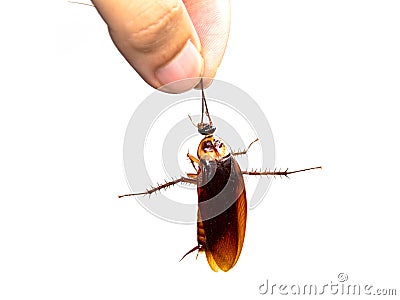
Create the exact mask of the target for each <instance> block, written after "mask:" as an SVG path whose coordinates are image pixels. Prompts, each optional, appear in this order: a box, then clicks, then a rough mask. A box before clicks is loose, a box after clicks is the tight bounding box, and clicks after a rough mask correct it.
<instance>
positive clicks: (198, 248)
mask: <svg viewBox="0 0 400 300" xmlns="http://www.w3.org/2000/svg"><path fill="white" fill-rule="evenodd" d="M202 247H203V246H202V245H197V246H196V247H193V248H192V249H190V250H189V251H188V252H187V253H186V254H185V255H184V256H182V258H181V259H180V260H179V261H182V259H184V258H185V257H186V256H187V255H188V254H190V253H192V252H194V251H196V250H199V251H201V248H202ZM197 255H199V252H197ZM196 259H197V256H196Z"/></svg>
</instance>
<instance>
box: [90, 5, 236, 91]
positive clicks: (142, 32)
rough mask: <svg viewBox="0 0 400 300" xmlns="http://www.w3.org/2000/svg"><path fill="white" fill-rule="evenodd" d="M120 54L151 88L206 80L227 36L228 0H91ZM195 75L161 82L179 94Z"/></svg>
mask: <svg viewBox="0 0 400 300" xmlns="http://www.w3.org/2000/svg"><path fill="white" fill-rule="evenodd" d="M93 4H94V6H95V7H96V9H97V11H98V12H99V13H100V15H101V17H102V18H103V20H104V21H105V22H106V24H107V26H108V30H109V33H110V36H111V38H112V40H113V42H114V44H115V45H116V47H117V48H118V50H119V51H120V52H121V54H122V55H123V56H124V57H125V59H126V60H127V61H128V62H129V63H130V64H131V66H132V67H133V68H134V69H135V70H136V71H137V72H138V74H139V75H140V76H141V77H142V78H143V79H144V80H145V81H146V82H147V83H148V84H149V85H151V86H152V87H154V88H160V87H162V86H164V85H166V84H169V83H171V82H174V81H177V80H181V79H186V78H193V77H200V76H201V77H207V78H209V79H208V80H206V81H205V86H207V85H209V84H210V83H211V79H212V78H213V77H214V76H215V73H216V72H217V69H218V67H219V65H220V63H221V60H222V57H223V55H224V52H225V48H226V44H227V41H228V36H229V27H230V3H229V0H93ZM198 84H199V78H195V79H191V80H186V81H184V82H180V83H176V84H173V85H169V86H168V87H164V88H163V90H164V91H166V92H170V93H180V92H184V91H187V90H189V89H192V88H193V87H196V86H197V85H198Z"/></svg>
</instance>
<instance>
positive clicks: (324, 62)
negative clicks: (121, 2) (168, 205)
mask: <svg viewBox="0 0 400 300" xmlns="http://www.w3.org/2000/svg"><path fill="white" fill-rule="evenodd" d="M53 2H54V1H53ZM4 5H5V6H4ZM53 6H56V7H53ZM0 11H1V13H0V14H1V24H0V25H1V36H2V46H1V58H0V62H1V70H0V74H1V91H0V97H1V98H0V101H1V102H0V140H1V147H0V201H1V202H0V243H1V245H0V298H1V299H141V298H139V296H142V297H144V296H147V297H152V298H153V297H167V298H172V297H173V298H174V299H216V298H217V297H219V298H227V299H248V298H252V297H262V296H260V295H259V293H258V287H259V285H260V284H262V283H265V281H266V279H269V282H270V283H271V284H272V283H276V284H305V283H308V284H311V283H313V284H320V285H323V284H325V283H330V282H331V281H333V282H334V283H335V282H337V274H338V273H340V272H345V273H347V274H348V276H349V282H350V283H359V284H373V285H374V286H376V287H380V288H397V289H398V293H399V292H400V290H399V289H400V285H399V283H398V278H399V277H400V274H399V270H400V259H399V253H400V246H399V238H398V228H399V225H400V224H399V223H400V220H399V201H400V197H399V196H400V192H399V188H398V185H399V184H398V170H399V169H400V159H399V152H400V146H399V142H398V136H399V133H398V131H399V127H400V126H399V125H400V121H399V109H398V104H399V100H400V88H399V87H400V85H399V83H400V55H399V53H400V39H399V34H400V18H399V15H400V4H399V2H398V1H273V2H269V1H268V2H267V1H265V2H264V1H263V2H261V1H252V2H250V1H233V4H232V28H231V36H230V40H229V44H228V48H227V51H226V55H225V58H224V60H223V63H222V65H221V67H220V69H219V72H218V74H217V78H219V79H222V80H225V81H228V82H230V83H232V84H235V85H237V86H239V87H240V88H241V89H243V90H245V91H246V92H248V93H249V94H250V95H251V96H252V97H253V98H254V99H256V101H257V102H258V103H259V104H260V106H261V107H262V109H263V110H264V112H265V114H266V115H267V118H268V120H269V122H270V124H271V126H272V130H273V132H274V137H275V142H276V151H277V156H278V161H277V165H278V166H281V167H283V168H285V167H290V168H302V167H307V166H313V165H322V166H323V170H322V171H316V172H309V173H307V174H306V173H304V174H298V175H296V176H292V178H291V179H289V180H288V179H282V180H280V179H277V180H275V181H274V182H273V185H272V188H271V189H270V192H269V194H268V195H267V198H266V199H264V201H263V202H262V204H261V205H260V206H258V207H257V208H256V209H255V210H252V211H250V212H249V215H248V226H247V232H246V240H245V245H244V248H243V252H242V255H241V257H240V259H239V262H238V264H237V265H236V266H235V267H234V269H232V270H231V271H229V272H228V273H222V272H220V273H214V272H212V271H211V270H210V269H209V267H208V265H207V262H206V261H205V258H204V257H203V256H201V257H199V259H198V260H197V261H196V259H195V255H190V256H189V257H187V258H186V259H185V260H183V261H182V262H180V263H178V260H179V259H180V258H181V256H182V255H183V254H184V253H185V252H186V251H187V250H189V249H190V248H192V247H193V246H194V245H195V244H196V227H195V225H190V226H189V225H186V226H185V225H178V224H172V223H167V222H165V221H162V220H160V219H158V218H156V217H154V216H153V215H151V214H149V213H148V212H147V211H145V210H144V209H143V208H142V207H141V206H140V205H139V204H138V203H137V202H136V201H134V199H126V200H118V199H117V198H116V195H117V194H120V193H125V192H129V190H128V187H127V185H126V182H125V178H124V172H123V164H122V146H123V138H124V133H125V128H126V125H127V123H128V121H129V119H130V117H131V115H132V113H133V111H134V110H135V107H136V106H137V105H138V104H139V103H140V102H141V101H142V100H143V99H144V98H145V97H146V96H147V95H148V94H149V93H151V92H152V89H151V88H150V87H149V86H147V85H146V84H145V83H144V82H143V81H142V80H141V78H140V77H139V76H138V75H137V74H136V73H135V72H134V71H133V70H132V69H131V67H130V66H129V65H128V64H127V63H126V62H125V61H124V59H123V58H122V57H121V55H120V54H119V53H118V51H117V50H116V49H115V47H114V45H113V44H112V42H111V40H110V38H109V37H108V33H107V30H106V27H105V25H104V23H103V21H102V20H101V18H100V17H99V16H98V15H97V13H96V11H95V10H94V9H93V8H91V7H86V6H81V5H73V4H68V3H66V2H65V1H59V2H56V3H53V4H50V3H46V4H45V5H41V4H40V3H39V2H37V1H30V2H29V3H22V2H21V1H18V2H17V3H11V4H9V2H7V4H2V7H1V9H0ZM194 197H195V195H194Z"/></svg>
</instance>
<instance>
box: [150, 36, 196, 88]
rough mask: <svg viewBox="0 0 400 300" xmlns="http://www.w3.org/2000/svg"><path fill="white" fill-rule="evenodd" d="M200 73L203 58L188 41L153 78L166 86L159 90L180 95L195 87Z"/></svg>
mask: <svg viewBox="0 0 400 300" xmlns="http://www.w3.org/2000/svg"><path fill="white" fill-rule="evenodd" d="M202 71H203V58H202V57H201V55H200V53H199V51H197V49H196V47H195V46H194V45H193V44H192V42H191V41H190V40H189V41H187V43H186V45H185V46H184V47H183V49H182V50H181V52H179V53H178V54H177V55H176V56H175V57H174V58H173V59H172V60H171V61H170V62H168V63H167V64H166V65H165V66H163V67H161V68H159V69H158V70H157V71H156V72H155V76H156V77H157V79H158V80H159V81H160V82H161V83H162V84H163V85H167V86H163V87H162V88H161V90H163V91H166V92H169V93H181V92H185V91H188V90H190V89H192V88H193V87H194V86H196V85H197V83H198V82H199V80H200V78H198V77H200V76H201V73H202ZM194 77H195V78H194ZM196 77H197V78H196ZM188 78H190V79H188ZM183 79H186V80H183ZM178 80H181V81H178ZM175 81H178V82H175Z"/></svg>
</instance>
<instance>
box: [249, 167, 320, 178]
mask: <svg viewBox="0 0 400 300" xmlns="http://www.w3.org/2000/svg"><path fill="white" fill-rule="evenodd" d="M315 169H322V167H313V168H307V169H301V170H296V171H288V169H286V170H285V171H281V170H279V171H276V170H274V171H267V170H266V171H242V174H245V175H270V176H286V177H288V175H290V174H294V173H299V172H305V171H309V170H315Z"/></svg>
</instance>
